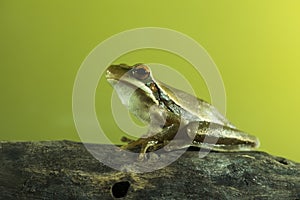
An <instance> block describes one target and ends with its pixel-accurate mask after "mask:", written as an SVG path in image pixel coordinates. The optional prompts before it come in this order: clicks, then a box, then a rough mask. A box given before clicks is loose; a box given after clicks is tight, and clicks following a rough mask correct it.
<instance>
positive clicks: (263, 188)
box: [0, 141, 300, 199]
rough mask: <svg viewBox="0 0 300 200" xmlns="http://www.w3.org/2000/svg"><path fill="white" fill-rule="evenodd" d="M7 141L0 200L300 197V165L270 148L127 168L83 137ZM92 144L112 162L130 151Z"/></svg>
mask: <svg viewBox="0 0 300 200" xmlns="http://www.w3.org/2000/svg"><path fill="white" fill-rule="evenodd" d="M0 144H1V146H0V151H1V154H0V162H1V167H0V190H1V193H0V199H113V198H117V197H121V198H125V199H141V198H144V199H300V164H298V163H294V162H292V161H289V160H286V159H284V158H279V157H274V156H271V155H269V154H267V153H264V152H237V153H220V152H211V153H209V154H208V155H207V156H206V157H204V158H199V152H198V151H196V150H189V151H187V152H185V153H184V154H183V155H182V156H181V157H180V158H179V159H177V160H176V161H175V162H173V163H172V164H170V165H168V166H167V167H164V168H162V169H159V170H156V171H153V172H149V173H133V172H129V171H131V170H130V169H133V168H135V169H137V166H138V167H139V163H144V164H145V162H146V163H147V167H148V169H151V167H154V164H155V162H156V161H158V160H160V159H164V158H165V156H166V155H168V154H164V153H162V154H154V153H152V154H151V155H150V157H149V158H148V159H146V160H145V161H143V162H134V163H132V162H131V163H127V164H126V165H124V168H123V169H124V170H125V171H126V170H127V172H124V171H123V172H120V171H117V170H115V169H112V168H110V167H107V166H106V165H104V164H102V163H101V162H99V161H98V160H97V159H95V158H94V157H93V156H92V155H91V154H90V153H89V152H88V151H87V150H86V148H85V147H84V145H83V144H81V143H77V142H71V141H51V142H1V143H0ZM91 147H92V148H94V149H95V150H96V149H97V150H99V149H100V150H101V152H103V155H106V157H105V159H106V161H108V162H112V163H113V162H114V160H116V159H117V160H118V161H120V160H124V161H126V160H128V158H129V157H130V155H129V154H128V153H126V152H122V154H120V153H119V154H118V155H121V156H119V157H115V156H116V155H112V153H111V152H112V149H113V148H114V146H110V145H91ZM106 152H107V153H108V154H105V153H106ZM153 160H155V162H154V161H153ZM153 163H154V164H153Z"/></svg>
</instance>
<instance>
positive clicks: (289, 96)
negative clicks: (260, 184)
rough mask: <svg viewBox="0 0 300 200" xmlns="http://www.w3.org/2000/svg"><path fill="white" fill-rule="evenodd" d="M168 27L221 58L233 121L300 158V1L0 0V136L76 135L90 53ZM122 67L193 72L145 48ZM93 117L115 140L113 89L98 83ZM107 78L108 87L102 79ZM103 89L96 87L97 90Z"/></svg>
mask: <svg viewBox="0 0 300 200" xmlns="http://www.w3.org/2000/svg"><path fill="white" fill-rule="evenodd" d="M148 26H154V27H164V28H170V29H174V30H176V31H179V32H182V33H184V34H187V35H189V36H190V37H192V38H193V39H195V40H196V41H197V42H198V43H200V44H201V45H202V46H203V47H204V48H205V49H206V50H207V51H208V53H209V54H210V56H211V57H212V59H213V60H214V61H215V63H216V64H217V66H218V68H219V70H220V73H221V75H222V78H223V81H224V85H225V88H226V94H227V117H228V118H229V119H230V121H232V122H233V123H234V124H235V125H236V126H237V127H239V128H240V129H242V130H245V131H246V132H249V133H252V134H253V135H256V136H257V137H259V138H260V141H261V148H260V149H261V150H264V151H267V152H269V153H272V154H275V155H279V156H284V157H287V158H289V159H293V160H296V161H298V162H299V161H300V154H299V148H300V147H299V141H300V132H299V128H298V125H299V121H298V120H299V119H300V105H299V102H300V93H299V85H300V79H299V73H300V59H299V52H300V37H299V35H300V3H299V1H296V0H294V1H292V0H288V1H274V0H272V1H271V0H270V1H261V0H251V1H246V0H245V1H240V0H227V1H199V0H191V1H187V2H185V3H183V1H158V0H152V1H148V2H146V1H137V0H136V1H130V0H128V1H104V0H102V1H85V2H84V1H38V0H36V1H32V0H27V1H10V0H2V1H0V27H1V31H0V53H1V54H0V55H1V59H0V66H1V68H0V74H1V79H0V87H1V99H0V110H1V115H0V122H1V126H0V133H1V138H0V139H1V140H18V141H20V140H22V141H23V140H60V139H68V140H80V138H79V136H78V134H77V132H76V129H75V126H74V122H73V117H72V89H73V83H74V80H75V77H76V73H77V71H78V69H79V67H80V65H81V63H82V62H83V60H84V59H85V57H86V56H87V55H88V54H89V52H91V50H92V49H93V48H94V47H95V46H96V45H98V44H99V43H100V42H102V41H103V40H105V39H107V38H108V37H110V36H112V35H113V34H117V33H119V32H121V31H124V30H128V29H132V28H138V27H148ZM115 62H116V63H119V62H123V63H128V64H134V63H136V62H146V63H147V62H152V63H163V64H166V65H169V66H172V67H174V68H176V69H177V70H179V71H181V72H182V73H183V74H184V75H186V76H187V79H189V80H190V81H191V83H192V84H193V86H195V87H198V86H199V89H198V90H197V91H196V92H197V94H198V95H199V96H200V97H201V98H204V99H206V100H208V101H209V94H208V92H207V89H206V86H205V84H204V83H203V81H202V80H201V78H200V79H197V78H195V77H189V74H191V71H188V70H189V69H191V67H189V66H188V65H189V64H188V63H186V62H185V61H184V60H183V59H180V58H179V57H177V56H175V55H172V54H170V53H167V52H162V51H157V50H156V51H155V50H142V51H136V52H132V53H129V54H127V55H123V56H122V57H120V58H119V59H118V60H117V61H115ZM100 83H101V84H100V85H101V87H100V85H99V90H98V92H97V93H96V101H97V103H96V106H97V114H98V117H99V120H100V121H101V124H103V125H104V126H105V127H106V128H105V130H108V131H109V132H110V133H111V134H110V135H109V137H110V138H111V139H112V141H113V142H117V141H118V140H119V138H120V137H121V135H122V133H121V132H120V131H119V130H118V128H116V127H115V124H114V122H113V118H112V117H111V114H110V112H111V111H110V101H109V98H110V95H111V93H112V88H111V87H110V86H109V85H108V84H107V83H106V81H105V80H104V79H101V81H100ZM102 83H103V84H102ZM99 91H100V92H99Z"/></svg>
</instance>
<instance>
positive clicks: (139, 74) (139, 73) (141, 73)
mask: <svg viewBox="0 0 300 200" xmlns="http://www.w3.org/2000/svg"><path fill="white" fill-rule="evenodd" d="M132 75H133V76H134V77H135V78H136V79H139V80H145V79H146V78H148V77H149V75H150V70H149V68H148V67H147V66H146V65H138V66H136V67H134V68H133V69H132Z"/></svg>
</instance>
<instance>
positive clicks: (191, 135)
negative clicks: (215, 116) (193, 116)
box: [164, 121, 220, 151]
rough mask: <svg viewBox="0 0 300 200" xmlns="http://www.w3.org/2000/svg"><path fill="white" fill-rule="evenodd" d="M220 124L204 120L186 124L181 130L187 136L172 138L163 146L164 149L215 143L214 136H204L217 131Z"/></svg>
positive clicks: (169, 149)
mask: <svg viewBox="0 0 300 200" xmlns="http://www.w3.org/2000/svg"><path fill="white" fill-rule="evenodd" d="M219 128H220V125H217V124H213V123H210V122H206V121H197V122H191V123H189V124H188V125H186V126H185V127H184V128H183V129H182V132H183V133H184V134H185V136H187V137H183V138H182V139H176V137H175V139H173V140H171V141H169V143H168V144H167V145H166V146H165V147H164V149H165V150H166V151H171V150H175V149H183V148H187V147H189V146H191V145H193V146H195V144H197V145H196V146H199V145H201V144H202V143H203V142H205V143H208V144H215V143H216V142H217V140H218V138H216V137H206V136H212V135H213V132H216V131H219V130H218V129H219Z"/></svg>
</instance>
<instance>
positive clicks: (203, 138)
mask: <svg viewBox="0 0 300 200" xmlns="http://www.w3.org/2000/svg"><path fill="white" fill-rule="evenodd" d="M182 132H183V134H184V135H185V136H187V137H182V138H181V139H175V140H172V141H170V143H169V144H168V145H166V146H165V147H164V148H165V150H167V151H171V150H174V149H182V148H187V147H189V146H196V147H203V148H206V149H213V150H217V151H242V150H250V149H253V148H256V147H258V146H259V141H258V139H257V138H256V137H254V136H252V135H249V134H247V133H244V132H242V131H240V130H237V129H234V128H230V127H227V126H223V125H220V124H216V123H212V122H207V121H197V122H191V123H189V124H188V125H186V126H185V127H184V128H183V131H182Z"/></svg>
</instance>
